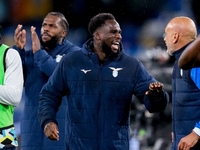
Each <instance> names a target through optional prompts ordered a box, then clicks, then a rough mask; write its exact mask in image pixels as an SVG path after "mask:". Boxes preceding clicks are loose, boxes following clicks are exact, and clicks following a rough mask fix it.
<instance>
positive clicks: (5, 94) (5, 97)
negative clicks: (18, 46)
mask: <svg viewBox="0 0 200 150" xmlns="http://www.w3.org/2000/svg"><path fill="white" fill-rule="evenodd" d="M5 62H6V72H5V76H4V85H0V103H2V104H6V105H12V106H17V105H18V104H19V102H20V100H21V97H22V90H23V83H24V79H23V71H22V62H21V58H20V56H19V53H18V52H17V51H16V50H14V49H12V48H10V49H9V50H8V51H7V54H6V59H5Z"/></svg>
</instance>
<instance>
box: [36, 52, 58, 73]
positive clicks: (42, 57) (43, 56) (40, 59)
mask: <svg viewBox="0 0 200 150" xmlns="http://www.w3.org/2000/svg"><path fill="white" fill-rule="evenodd" d="M34 60H35V62H36V63H37V65H38V67H39V69H40V71H41V72H43V73H44V74H45V75H46V76H48V77H50V76H51V75H52V73H53V71H54V69H55V68H56V66H57V64H58V62H56V59H54V58H52V56H50V55H49V54H48V53H47V52H46V51H45V50H38V51H37V52H35V53H34Z"/></svg>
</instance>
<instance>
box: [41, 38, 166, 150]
mask: <svg viewBox="0 0 200 150" xmlns="http://www.w3.org/2000/svg"><path fill="white" fill-rule="evenodd" d="M92 45H93V42H92V40H89V41H87V42H86V44H85V45H84V46H83V48H82V50H80V51H76V52H72V53H70V54H69V55H67V56H66V57H64V58H63V60H62V61H61V63H60V64H59V66H58V67H57V68H56V70H55V72H54V73H53V75H52V76H51V77H50V79H49V81H48V82H47V84H45V86H44V88H43V90H42V92H41V95H40V101H39V120H40V123H41V126H42V127H43V128H44V126H45V124H46V123H48V122H50V121H53V122H56V116H55V112H56V110H57V107H58V105H59V103H60V101H61V97H62V96H64V95H67V97H68V99H67V100H68V112H69V114H67V117H69V118H68V119H67V122H66V133H65V136H66V137H65V140H66V149H67V150H69V149H70V150H114V149H116V150H128V149H129V110H130V104H131V98H132V95H133V94H134V95H135V96H137V97H138V98H139V99H140V100H141V101H142V102H143V103H144V104H145V106H146V108H147V109H148V110H149V111H150V112H154V111H160V110H163V109H164V108H165V107H166V104H167V101H168V94H167V93H166V92H164V91H163V92H160V93H159V94H157V95H156V94H155V93H152V94H155V95H154V96H155V97H154V96H153V95H151V96H149V97H148V96H146V95H145V92H146V91H148V89H149V84H150V83H151V82H155V79H154V78H152V76H150V75H149V74H148V73H147V71H146V70H145V68H144V67H143V65H142V64H141V62H140V61H139V60H137V59H136V58H134V57H132V56H129V55H126V54H125V53H124V52H121V53H120V55H119V56H118V57H116V58H115V59H110V58H107V59H106V61H105V62H104V63H103V64H100V63H99V61H98V56H97V54H96V53H93V52H92V50H91V49H90V47H91V46H92Z"/></svg>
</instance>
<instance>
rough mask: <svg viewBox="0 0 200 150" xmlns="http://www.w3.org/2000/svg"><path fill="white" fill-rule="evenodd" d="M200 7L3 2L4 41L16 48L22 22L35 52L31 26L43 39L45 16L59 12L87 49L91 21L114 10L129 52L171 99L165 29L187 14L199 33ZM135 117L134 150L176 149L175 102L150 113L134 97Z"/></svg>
mask: <svg viewBox="0 0 200 150" xmlns="http://www.w3.org/2000/svg"><path fill="white" fill-rule="evenodd" d="M199 5H200V1H199V0H123V1H122V0H0V25H1V26H2V31H1V34H2V43H4V44H7V45H9V46H13V45H14V32H15V29H16V27H17V25H18V24H22V25H23V28H25V29H26V30H27V35H26V38H27V44H26V49H31V44H32V43H31V36H30V27H31V26H35V27H36V31H37V33H38V35H40V28H41V24H42V21H43V18H44V17H45V16H46V15H47V13H48V12H51V11H58V12H61V13H63V14H64V15H65V16H66V18H67V20H68V22H69V25H70V30H69V33H68V34H67V39H68V40H69V41H71V42H72V43H74V44H75V45H78V46H82V44H83V43H84V42H85V41H86V40H87V39H88V38H89V34H88V31H87V26H88V23H89V20H90V18H92V17H93V16H94V15H96V14H98V13H100V12H110V13H112V14H113V15H114V16H115V17H116V20H117V21H118V22H119V23H120V26H121V29H122V43H123V47H124V50H125V52H126V53H128V54H130V55H134V56H136V57H137V58H139V59H140V60H141V61H142V62H143V64H144V66H145V67H146V68H147V70H148V71H149V73H150V74H151V75H152V76H153V77H155V78H156V79H157V80H158V81H160V82H162V83H163V84H164V89H165V90H166V91H167V92H169V94H170V96H171V73H172V68H173V63H174V58H173V57H171V56H169V55H168V54H167V53H166V45H165V43H164V41H163V38H164V29H165V27H166V25H167V23H168V22H169V20H171V19H172V18H174V17H178V16H187V17H190V18H191V19H193V20H194V21H195V23H196V25H197V29H198V31H199V30H200V9H199V8H198V7H199ZM198 33H199V32H198ZM33 82H34V81H33ZM23 102H24V100H23V98H22V101H21V103H20V105H19V106H17V107H16V108H15V113H14V119H15V127H16V130H17V134H18V136H19V137H20V118H21V114H22V113H23V111H22V110H23ZM130 113H131V120H130V121H131V134H130V136H131V142H130V143H131V144H132V143H134V144H133V145H134V146H135V147H132V146H131V145H130V149H131V150H139V149H140V150H151V149H153V150H159V149H160V150H161V149H162V150H169V149H170V146H171V102H170V103H169V105H168V106H167V108H166V110H165V111H164V112H161V113H155V114H150V113H148V112H146V110H145V108H144V106H143V105H142V104H141V103H140V102H138V100H137V98H135V97H133V103H132V106H131V112H130ZM137 146H138V147H137ZM19 149H20V148H19Z"/></svg>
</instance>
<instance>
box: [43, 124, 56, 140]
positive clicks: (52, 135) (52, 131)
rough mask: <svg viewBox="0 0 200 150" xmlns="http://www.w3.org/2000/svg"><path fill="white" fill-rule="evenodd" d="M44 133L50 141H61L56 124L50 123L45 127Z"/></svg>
mask: <svg viewBox="0 0 200 150" xmlns="http://www.w3.org/2000/svg"><path fill="white" fill-rule="evenodd" d="M44 133H45V135H46V136H47V137H48V138H49V139H50V140H56V141H58V140H59V135H58V133H59V131H58V127H57V125H56V124H55V123H54V122H49V123H47V124H46V125H45V127H44Z"/></svg>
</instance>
